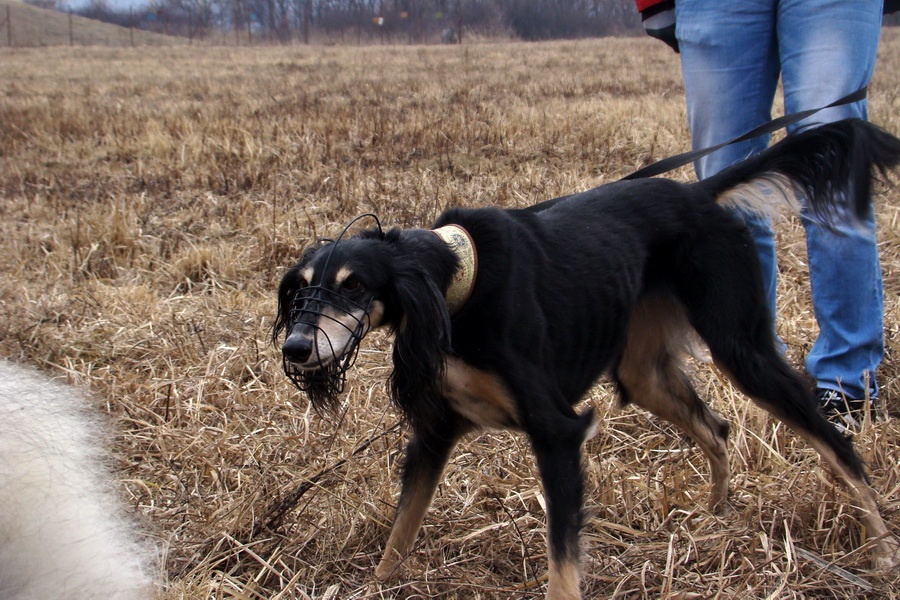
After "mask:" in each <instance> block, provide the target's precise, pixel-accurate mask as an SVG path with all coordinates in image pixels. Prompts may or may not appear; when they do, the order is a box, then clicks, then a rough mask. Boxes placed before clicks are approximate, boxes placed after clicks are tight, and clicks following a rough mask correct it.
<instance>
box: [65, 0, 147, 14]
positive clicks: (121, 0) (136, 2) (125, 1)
mask: <svg viewBox="0 0 900 600" xmlns="http://www.w3.org/2000/svg"><path fill="white" fill-rule="evenodd" d="M105 2H106V5H107V6H108V7H110V8H111V9H113V10H115V11H117V12H128V11H129V10H130V9H132V8H134V9H139V8H146V6H147V5H148V4H150V0H105ZM90 3H91V0H61V1H60V6H61V7H62V8H71V9H72V10H78V9H79V8H83V7H85V6H87V5H88V4H90Z"/></svg>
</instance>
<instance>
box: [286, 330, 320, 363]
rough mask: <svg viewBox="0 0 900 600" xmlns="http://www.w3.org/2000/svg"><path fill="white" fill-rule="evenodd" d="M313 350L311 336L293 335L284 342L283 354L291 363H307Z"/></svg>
mask: <svg viewBox="0 0 900 600" xmlns="http://www.w3.org/2000/svg"><path fill="white" fill-rule="evenodd" d="M312 350H313V341H312V339H311V338H310V337H309V336H305V335H302V334H296V333H294V334H291V335H289V336H288V337H287V339H286V340H284V344H283V345H282V346H281V352H282V354H284V356H285V358H287V359H288V360H289V361H291V362H295V363H305V362H306V361H308V360H309V357H310V355H311V354H312Z"/></svg>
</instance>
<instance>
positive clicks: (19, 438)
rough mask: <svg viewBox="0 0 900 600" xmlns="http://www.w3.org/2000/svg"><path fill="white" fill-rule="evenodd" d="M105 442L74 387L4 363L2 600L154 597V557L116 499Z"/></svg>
mask: <svg viewBox="0 0 900 600" xmlns="http://www.w3.org/2000/svg"><path fill="white" fill-rule="evenodd" d="M104 437H105V433H104V432H103V428H102V427H101V426H100V424H99V423H98V422H97V421H96V419H95V418H93V417H91V415H90V414H89V413H88V412H87V410H86V403H85V401H84V399H83V398H82V397H80V396H79V394H78V393H76V392H75V391H74V390H73V389H72V388H70V387H67V386H64V385H60V384H57V383H54V382H52V381H50V380H48V379H47V378H46V377H44V376H42V375H40V374H38V373H36V372H33V371H30V370H27V369H24V368H22V367H19V366H16V365H14V364H12V363H10V362H7V361H4V360H0V598H3V599H4V600H48V599H50V598H54V599H61V600H89V599H100V600H133V599H134V600H136V599H138V598H144V599H145V598H149V597H151V596H152V595H153V587H152V577H151V575H150V565H151V564H152V560H151V556H150V552H149V551H148V548H147V547H145V546H144V545H143V544H142V543H141V542H140V541H139V536H138V533H137V531H136V528H135V527H134V526H133V525H132V524H131V523H130V521H129V520H128V519H127V518H126V516H125V513H124V511H123V510H122V508H121V503H120V502H119V500H118V499H117V497H116V493H115V490H114V487H113V482H112V478H111V477H109V474H108V473H109V472H108V469H107V465H106V464H105V463H106V455H105V453H104V450H103V448H102V442H103V440H104Z"/></svg>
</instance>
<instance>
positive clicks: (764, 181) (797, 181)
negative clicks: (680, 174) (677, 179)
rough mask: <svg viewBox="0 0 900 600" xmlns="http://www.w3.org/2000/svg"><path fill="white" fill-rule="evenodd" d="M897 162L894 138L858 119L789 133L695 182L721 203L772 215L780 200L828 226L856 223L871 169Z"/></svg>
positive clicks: (898, 143)
mask: <svg viewBox="0 0 900 600" xmlns="http://www.w3.org/2000/svg"><path fill="white" fill-rule="evenodd" d="M898 164H900V139H898V138H896V137H894V136H893V135H891V134H890V133H888V132H887V131H885V130H883V129H881V128H879V127H877V126H875V125H872V124H871V123H868V122H866V121H862V120H860V119H847V120H844V121H837V122H835V123H829V124H827V125H822V126H820V127H816V128H814V129H808V130H806V131H804V132H802V133H797V134H794V135H790V136H788V137H786V138H785V139H783V140H782V141H780V142H779V143H777V144H775V145H773V146H772V147H771V148H768V149H767V150H765V151H764V152H761V153H759V154H756V155H754V156H751V157H750V158H748V159H746V160H744V161H742V162H739V163H737V164H735V165H733V166H731V167H729V168H727V169H724V170H723V171H720V172H719V173H717V174H716V175H713V176H712V177H709V178H708V179H705V180H703V181H701V182H699V183H698V184H697V185H700V186H701V187H702V188H703V189H704V190H706V191H708V192H709V193H711V194H712V195H713V196H714V197H716V198H717V201H718V202H719V203H721V204H725V205H731V206H738V207H742V208H748V209H750V210H753V211H756V212H763V213H767V214H772V213H774V212H779V211H780V210H781V209H782V208H783V207H784V206H785V204H787V205H788V206H790V207H791V208H793V209H794V210H799V208H800V204H799V202H800V200H799V199H798V196H799V197H800V198H802V201H805V203H806V209H807V214H809V216H810V217H811V218H813V219H814V220H816V221H817V222H819V223H821V224H823V225H825V226H826V227H829V228H830V229H833V230H843V229H845V228H846V226H847V225H848V224H849V225H851V226H858V225H859V224H860V223H861V222H862V221H863V220H864V219H865V217H866V215H867V214H869V212H870V211H871V188H872V183H873V179H874V177H873V176H874V172H875V171H876V170H877V171H878V173H879V174H880V175H881V176H882V177H883V178H886V176H887V172H888V170H889V169H891V168H894V167H896V166H897V165H898Z"/></svg>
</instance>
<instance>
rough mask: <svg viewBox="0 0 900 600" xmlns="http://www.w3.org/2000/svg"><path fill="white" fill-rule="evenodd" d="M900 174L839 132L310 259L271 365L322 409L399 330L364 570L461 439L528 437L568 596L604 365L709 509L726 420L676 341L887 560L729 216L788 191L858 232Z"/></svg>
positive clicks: (473, 214)
mask: <svg viewBox="0 0 900 600" xmlns="http://www.w3.org/2000/svg"><path fill="white" fill-rule="evenodd" d="M898 162H900V140H898V139H897V138H895V137H893V136H892V135H890V134H888V133H886V132H884V131H883V130H881V129H878V128H877V127H875V126H873V125H870V124H868V123H865V122H862V121H843V122H840V123H835V124H831V125H825V126H822V127H819V128H816V129H812V130H809V131H806V132H803V133H800V134H797V135H793V136H790V137H788V138H786V139H785V140H783V141H782V142H780V143H778V144H776V145H775V146H773V147H772V148H770V149H769V150H767V151H766V152H763V153H761V154H759V155H757V156H754V157H752V158H750V159H748V160H746V161H744V162H742V163H740V164H737V165H735V166H733V167H731V168H730V169H727V170H725V171H722V172H721V173H719V174H718V175H715V176H713V177H711V178H709V179H706V180H704V181H701V182H697V183H691V184H683V183H678V182H674V181H671V180H665V179H643V180H634V181H621V182H617V183H612V184H609V185H604V186H601V187H598V188H596V189H593V190H590V191H587V192H583V193H580V194H575V195H572V196H566V197H564V198H557V199H555V200H550V201H548V202H545V203H543V204H538V205H536V206H533V207H530V208H527V209H522V210H500V209H495V208H483V209H476V210H464V209H453V210H448V211H447V212H445V213H444V214H443V215H442V216H441V217H440V218H439V219H438V221H437V223H436V224H435V227H436V228H437V229H436V230H434V231H432V230H426V229H413V230H403V231H401V230H397V229H394V230H391V231H388V232H387V233H386V234H384V233H382V232H381V230H380V229H375V230H370V231H367V232H364V233H362V234H360V235H357V236H354V237H350V238H347V239H339V240H338V241H336V242H329V243H325V244H321V245H317V246H315V247H313V248H311V249H309V250H307V251H306V253H305V254H304V256H303V258H302V260H301V261H300V263H299V264H297V265H296V266H294V267H293V268H292V269H290V270H289V271H288V272H287V273H286V274H285V276H284V278H283V280H282V282H281V285H280V289H279V292H278V305H279V306H278V318H277V321H276V323H275V327H274V332H273V338H274V339H277V338H278V336H279V334H281V332H285V334H286V339H285V341H284V344H283V346H282V352H283V357H284V365H285V370H286V372H287V374H288V375H289V376H290V377H291V378H292V379H293V380H294V381H295V382H296V383H297V384H298V386H299V387H301V389H304V390H305V391H307V392H308V393H309V396H310V398H311V400H312V401H313V404H314V405H315V406H316V407H317V408H319V409H327V408H329V407H333V406H334V404H335V403H336V401H337V394H338V393H339V392H340V390H341V388H342V382H343V377H344V372H345V371H346V368H347V367H349V365H350V363H352V361H353V357H354V356H355V354H356V350H357V344H358V342H359V340H360V339H361V338H362V337H363V336H364V335H365V334H366V332H368V331H369V330H371V329H373V328H376V327H379V326H383V325H387V326H389V327H390V328H391V329H392V330H393V332H394V333H395V334H396V339H395V344H394V350H393V361H394V370H393V374H392V375H391V391H392V396H393V400H394V401H395V402H396V404H397V406H398V407H399V408H400V410H401V411H402V412H403V414H404V415H405V416H406V417H407V419H408V421H409V424H410V426H411V428H412V438H411V440H410V442H409V445H408V447H407V451H406V452H407V456H406V461H405V464H404V468H403V477H402V490H401V493H400V499H399V502H398V505H397V515H396V520H395V522H394V525H393V529H392V531H391V535H390V539H389V540H388V542H387V547H386V549H385V553H384V556H383V558H382V559H381V562H380V564H379V565H378V568H377V570H376V575H377V576H378V577H379V578H387V577H389V576H390V575H391V574H392V573H393V572H394V571H395V570H396V569H397V567H398V565H399V563H400V561H402V560H403V558H404V556H405V555H406V554H407V553H408V552H409V550H410V548H411V547H412V544H413V542H414V540H415V537H416V534H417V532H418V530H419V527H420V525H421V522H422V519H423V517H424V514H425V511H426V510H427V508H428V505H429V504H430V502H431V498H432V495H433V493H434V490H435V488H436V486H437V483H438V480H439V478H440V476H441V473H442V471H443V468H444V465H445V463H446V461H447V458H448V455H449V454H450V452H451V451H452V449H453V448H454V446H455V445H456V443H457V441H458V440H459V439H460V438H461V437H462V436H463V435H464V434H466V433H467V432H470V431H472V430H473V429H476V428H479V427H495V428H507V429H515V430H520V431H524V432H525V433H526V434H527V435H528V437H529V439H530V441H531V444H532V447H533V449H534V453H535V455H536V457H537V464H538V469H539V472H540V476H541V480H542V482H543V486H544V491H545V494H546V497H547V512H548V521H549V526H548V538H549V539H548V544H549V557H550V575H549V588H548V592H547V597H548V598H553V599H559V598H566V599H569V598H580V591H579V572H578V552H579V550H578V548H579V544H578V534H579V528H580V526H581V506H582V491H583V490H582V488H583V483H582V471H581V469H582V464H581V460H582V457H581V446H582V444H583V442H584V441H585V439H586V438H587V437H589V436H590V431H591V429H592V424H593V415H592V411H591V410H586V411H584V412H583V413H582V414H580V415H579V414H576V412H575V411H574V410H573V408H572V407H573V405H574V404H576V403H577V402H578V401H579V400H580V399H581V398H582V397H583V396H584V395H585V393H586V392H587V391H588V389H589V388H590V387H591V386H592V385H593V384H594V383H595V382H596V381H597V379H598V378H599V377H600V376H601V375H602V374H603V373H609V374H610V375H611V376H612V377H613V378H614V380H615V381H616V383H617V384H618V388H619V390H620V391H621V397H622V401H623V403H626V404H627V403H629V402H633V403H635V404H637V405H639V406H642V407H644V408H646V409H647V410H649V411H651V412H652V413H654V414H656V415H658V416H659V417H661V418H663V419H666V420H668V421H671V422H672V423H674V424H676V425H677V426H679V427H680V428H681V429H683V430H684V431H685V432H686V433H687V434H688V435H690V437H691V438H693V440H694V441H695V442H696V443H697V444H698V445H699V446H700V448H702V450H703V452H704V453H705V455H706V457H707V458H708V460H709V464H710V468H711V471H712V481H713V488H712V497H711V499H710V507H711V508H713V509H715V508H716V507H717V506H720V505H721V503H722V500H724V499H725V497H726V495H727V491H728V480H729V477H730V471H729V466H728V458H727V456H726V442H727V434H728V423H727V422H726V421H725V420H724V419H723V418H722V417H721V416H720V415H718V414H717V413H716V412H714V411H712V410H710V409H709V408H708V407H707V406H706V405H705V404H704V403H703V402H702V401H701V400H700V399H699V398H698V396H697V394H696V393H695V391H694V389H693V388H692V387H691V384H690V383H689V381H688V380H687V378H686V376H685V375H684V373H683V372H682V370H681V368H680V366H679V360H678V354H679V350H680V349H681V348H682V346H683V343H684V340H685V333H686V332H688V331H689V330H690V329H693V330H695V331H696V332H697V333H698V334H699V335H700V337H701V338H702V339H703V340H704V341H705V343H706V344H707V345H708V347H709V349H710V352H711V354H712V356H713V359H714V361H715V363H716V365H717V366H718V367H719V368H720V369H721V370H722V371H723V372H725V373H726V374H728V376H729V377H730V378H731V380H732V381H733V382H734V383H735V384H736V385H737V386H738V387H739V388H740V389H741V390H742V391H743V392H744V393H746V394H747V395H748V396H749V397H751V398H752V399H753V400H754V401H755V402H757V403H758V404H759V405H760V406H762V407H763V408H765V409H766V410H767V411H769V412H770V413H772V414H773V415H775V416H776V417H778V418H779V419H781V420H782V421H784V422H785V423H786V424H788V425H789V426H790V427H791V428H792V429H793V430H794V431H795V432H796V433H798V434H799V435H801V436H802V437H804V438H805V439H806V440H807V441H808V442H809V443H810V444H811V445H812V446H813V447H814V448H815V449H816V450H817V451H818V452H819V454H821V456H822V457H823V458H824V459H825V460H826V461H827V462H828V464H829V465H830V466H831V468H832V469H833V470H834V472H835V473H836V474H837V475H838V476H839V477H840V478H841V479H843V480H844V482H845V483H846V484H847V485H848V487H849V488H850V490H851V492H852V493H853V494H854V496H855V501H856V503H857V505H858V507H859V508H860V509H861V511H862V519H863V523H864V524H865V527H866V530H867V532H868V534H869V536H870V537H871V539H872V543H873V554H874V557H875V559H876V563H877V564H878V565H879V566H881V567H884V566H892V565H893V564H894V562H895V555H896V552H897V543H896V541H895V539H894V538H893V537H892V536H891V534H890V533H889V532H888V530H887V527H886V526H885V523H884V522H883V520H882V518H881V516H880V515H879V513H878V508H877V506H876V502H875V497H874V494H873V492H872V490H871V488H870V487H869V486H868V484H867V480H866V474H865V470H864V466H863V464H862V461H861V460H860V458H859V457H858V456H857V454H856V453H855V452H854V450H853V448H852V446H851V444H850V441H849V440H848V439H846V438H845V437H844V436H843V435H841V434H840V433H839V432H838V431H837V430H835V428H834V427H833V426H832V425H831V424H830V423H829V422H828V421H826V420H825V419H824V418H823V417H822V415H821V414H820V413H819V411H818V409H817V405H816V401H815V398H814V396H813V394H812V392H811V391H810V390H809V389H808V388H807V386H806V385H805V384H804V382H803V380H802V378H801V376H800V375H799V374H797V373H796V372H795V371H793V370H792V369H791V368H790V367H789V366H788V365H787V364H786V363H785V361H784V359H783V358H782V356H781V355H780V354H779V352H778V351H777V350H776V345H775V343H774V338H773V331H772V324H771V315H770V314H769V311H768V308H767V306H766V302H765V299H764V297H763V284H762V280H761V276H760V268H759V264H758V260H757V256H756V251H755V249H754V245H753V243H752V241H751V238H750V235H749V233H748V232H747V230H746V228H745V227H744V225H743V224H742V222H741V221H740V220H739V218H737V217H735V213H734V211H733V210H730V209H729V208H728V207H729V206H736V205H740V206H744V207H750V208H754V209H758V210H766V209H768V208H770V207H772V206H776V205H781V206H783V205H785V204H788V205H792V206H793V207H794V208H796V207H797V205H796V204H794V203H793V200H794V197H795V192H796V193H797V194H798V195H799V196H801V197H803V198H804V201H805V202H806V206H807V209H808V211H809V212H810V213H811V214H812V215H813V217H814V218H817V219H819V220H820V221H822V222H823V223H825V224H828V225H830V226H833V227H835V228H836V227H837V226H838V225H837V224H839V223H846V222H850V223H857V222H858V219H859V217H860V216H861V215H863V214H865V213H866V211H869V210H871V206H870V204H869V200H868V199H869V197H870V194H869V191H870V186H871V182H872V171H873V170H875V169H876V168H877V169H878V170H880V171H881V172H882V173H883V172H884V171H885V170H886V169H887V168H889V167H893V166H896V165H897V164H898ZM850 234H851V235H852V232H851V233H850Z"/></svg>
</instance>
